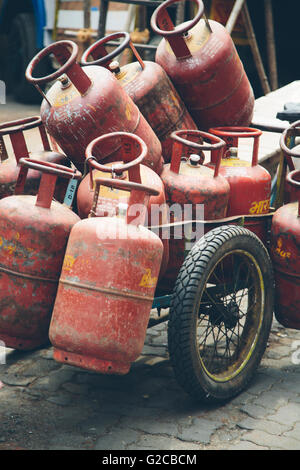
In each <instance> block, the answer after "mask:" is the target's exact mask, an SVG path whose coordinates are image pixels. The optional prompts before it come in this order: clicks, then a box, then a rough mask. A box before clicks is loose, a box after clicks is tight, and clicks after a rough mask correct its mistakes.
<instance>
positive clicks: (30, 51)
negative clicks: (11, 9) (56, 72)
mask: <svg viewBox="0 0 300 470" xmlns="http://www.w3.org/2000/svg"><path fill="white" fill-rule="evenodd" d="M37 52H38V49H37V46H36V27H35V19H34V15H33V14H31V13H19V14H18V15H16V16H15V18H14V19H13V20H12V23H11V25H10V29H9V32H8V48H7V52H6V57H5V81H6V83H7V91H8V92H9V93H11V94H12V95H13V96H14V98H15V99H16V100H17V101H19V102H20V103H32V104H36V103H40V102H41V101H42V96H41V95H40V93H39V92H38V91H37V90H36V88H35V87H34V86H33V85H32V83H29V82H28V81H27V79H26V77H25V71H26V68H27V65H28V64H29V62H30V61H31V59H32V58H33V57H34V56H35V55H36V54H37ZM38 69H39V70H37V71H36V73H37V76H40V75H43V74H46V73H49V62H47V60H45V61H41V63H40V64H39V66H38Z"/></svg>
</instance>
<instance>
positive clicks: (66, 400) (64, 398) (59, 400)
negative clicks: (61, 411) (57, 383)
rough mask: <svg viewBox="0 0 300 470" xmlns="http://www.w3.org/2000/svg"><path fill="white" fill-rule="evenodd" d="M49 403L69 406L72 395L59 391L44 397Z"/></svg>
mask: <svg viewBox="0 0 300 470" xmlns="http://www.w3.org/2000/svg"><path fill="white" fill-rule="evenodd" d="M46 400H47V401H49V402H50V403H54V404H55V405H61V406H70V405H72V404H73V399H72V396H70V394H68V393H64V392H59V393H56V394H55V395H50V396H49V397H47V398H46Z"/></svg>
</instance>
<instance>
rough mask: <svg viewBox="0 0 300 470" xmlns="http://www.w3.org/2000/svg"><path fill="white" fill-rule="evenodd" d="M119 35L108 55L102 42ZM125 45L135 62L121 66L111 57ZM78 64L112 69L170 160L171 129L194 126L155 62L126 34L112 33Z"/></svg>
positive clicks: (84, 54)
mask: <svg viewBox="0 0 300 470" xmlns="http://www.w3.org/2000/svg"><path fill="white" fill-rule="evenodd" d="M119 38H122V39H123V41H122V43H121V44H120V46H118V47H117V48H116V49H115V50H114V51H113V52H110V53H109V54H108V53H107V51H106V49H105V47H104V46H105V44H107V43H108V42H109V41H112V40H115V39H119ZM127 47H130V48H131V50H132V52H133V54H134V56H135V58H136V59H137V62H131V63H129V64H126V65H124V66H123V67H120V65H119V63H118V62H117V61H112V59H114V58H115V57H117V56H118V55H119V54H120V53H121V52H122V51H124V49H126V48H127ZM90 56H91V57H92V58H93V60H92V61H89V59H90ZM81 64H82V65H84V66H86V65H102V66H104V67H107V68H109V69H110V70H111V71H112V72H114V74H115V76H116V78H117V79H118V81H119V83H120V84H121V85H122V87H123V88H124V89H125V90H126V92H127V93H128V95H129V96H130V97H131V98H132V100H133V101H134V103H135V104H136V105H137V106H138V108H139V109H140V111H141V113H142V114H143V115H144V117H145V118H146V119H147V121H148V122H149V123H150V124H151V127H152V129H153V130H154V132H155V133H156V135H157V137H158V138H159V140H160V142H161V145H162V153H163V157H164V160H165V162H169V161H170V159H171V154H172V141H171V139H170V134H171V132H173V131H175V130H180V129H197V126H196V124H195V123H194V121H193V119H192V117H191V116H190V114H189V112H188V111H187V109H186V107H185V105H184V103H183V101H182V100H181V98H180V96H179V95H178V93H177V91H176V90H175V88H174V86H173V84H172V83H171V81H170V79H169V77H168V76H167V74H166V72H165V71H164V69H163V68H162V67H161V66H160V65H158V64H157V63H155V62H151V61H143V60H142V58H141V57H140V55H139V53H138V52H137V50H136V49H135V47H134V45H133V44H132V41H131V39H130V35H129V34H128V33H125V32H124V33H113V34H110V35H108V36H106V37H105V38H102V39H100V40H99V41H97V42H95V43H94V44H92V45H91V46H90V47H89V48H88V49H87V50H86V51H85V52H84V53H83V55H82V58H81Z"/></svg>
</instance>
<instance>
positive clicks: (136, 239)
mask: <svg viewBox="0 0 300 470" xmlns="http://www.w3.org/2000/svg"><path fill="white" fill-rule="evenodd" d="M100 185H105V186H108V187H114V188H116V189H121V190H125V191H126V190H127V191H130V198H129V203H128V208H127V210H126V214H125V217H124V215H123V214H122V215H121V214H120V216H119V217H90V218H88V219H84V220H82V221H81V222H79V223H78V224H76V226H74V227H73V230H72V231H71V234H70V238H69V242H68V246H67V250H66V256H65V261H64V264H63V269H62V273H61V277H60V281H59V288H58V292H57V297H56V301H55V305H54V310H53V316H52V320H51V325H50V329H49V337H50V341H51V343H52V344H53V346H54V359H56V360H57V361H58V362H63V363H67V364H71V365H76V366H79V367H83V368H86V369H90V370H94V371H98V372H102V373H107V374H125V373H127V372H128V371H129V369H130V366H131V362H133V361H134V360H135V359H137V357H138V356H139V354H140V353H141V351H142V349H143V346H144V340H145V336H146V329H147V325H148V321H149V315H150V310H151V307H152V303H153V298H154V291H155V288H156V283H157V278H158V273H159V270H160V263H161V260H162V254H163V245H162V242H161V240H160V239H159V238H158V236H157V235H155V234H154V233H153V232H151V231H150V230H148V229H147V228H146V227H144V226H143V224H144V220H143V218H144V217H145V214H146V212H147V203H148V201H147V199H149V196H150V195H155V194H157V191H156V190H154V189H152V188H147V187H146V186H143V185H141V184H138V183H133V182H129V181H122V180H111V179H104V178H97V180H96V191H95V198H94V203H93V213H94V212H95V209H96V206H97V197H98V194H99V190H100V188H99V186H100ZM135 204H139V205H142V206H143V210H142V211H141V214H140V217H139V218H136V217H135V216H134V217H131V216H130V215H129V213H130V208H131V207H132V206H134V205H135Z"/></svg>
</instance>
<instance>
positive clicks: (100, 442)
mask: <svg viewBox="0 0 300 470" xmlns="http://www.w3.org/2000/svg"><path fill="white" fill-rule="evenodd" d="M138 439H139V433H138V432H137V431H134V430H132V429H126V428H124V429H119V428H118V429H112V430H111V431H110V432H109V433H107V434H105V435H103V436H100V437H99V438H98V439H97V442H96V444H95V446H94V450H106V451H109V450H125V449H128V446H130V444H133V443H135V442H137V441H138Z"/></svg>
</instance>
